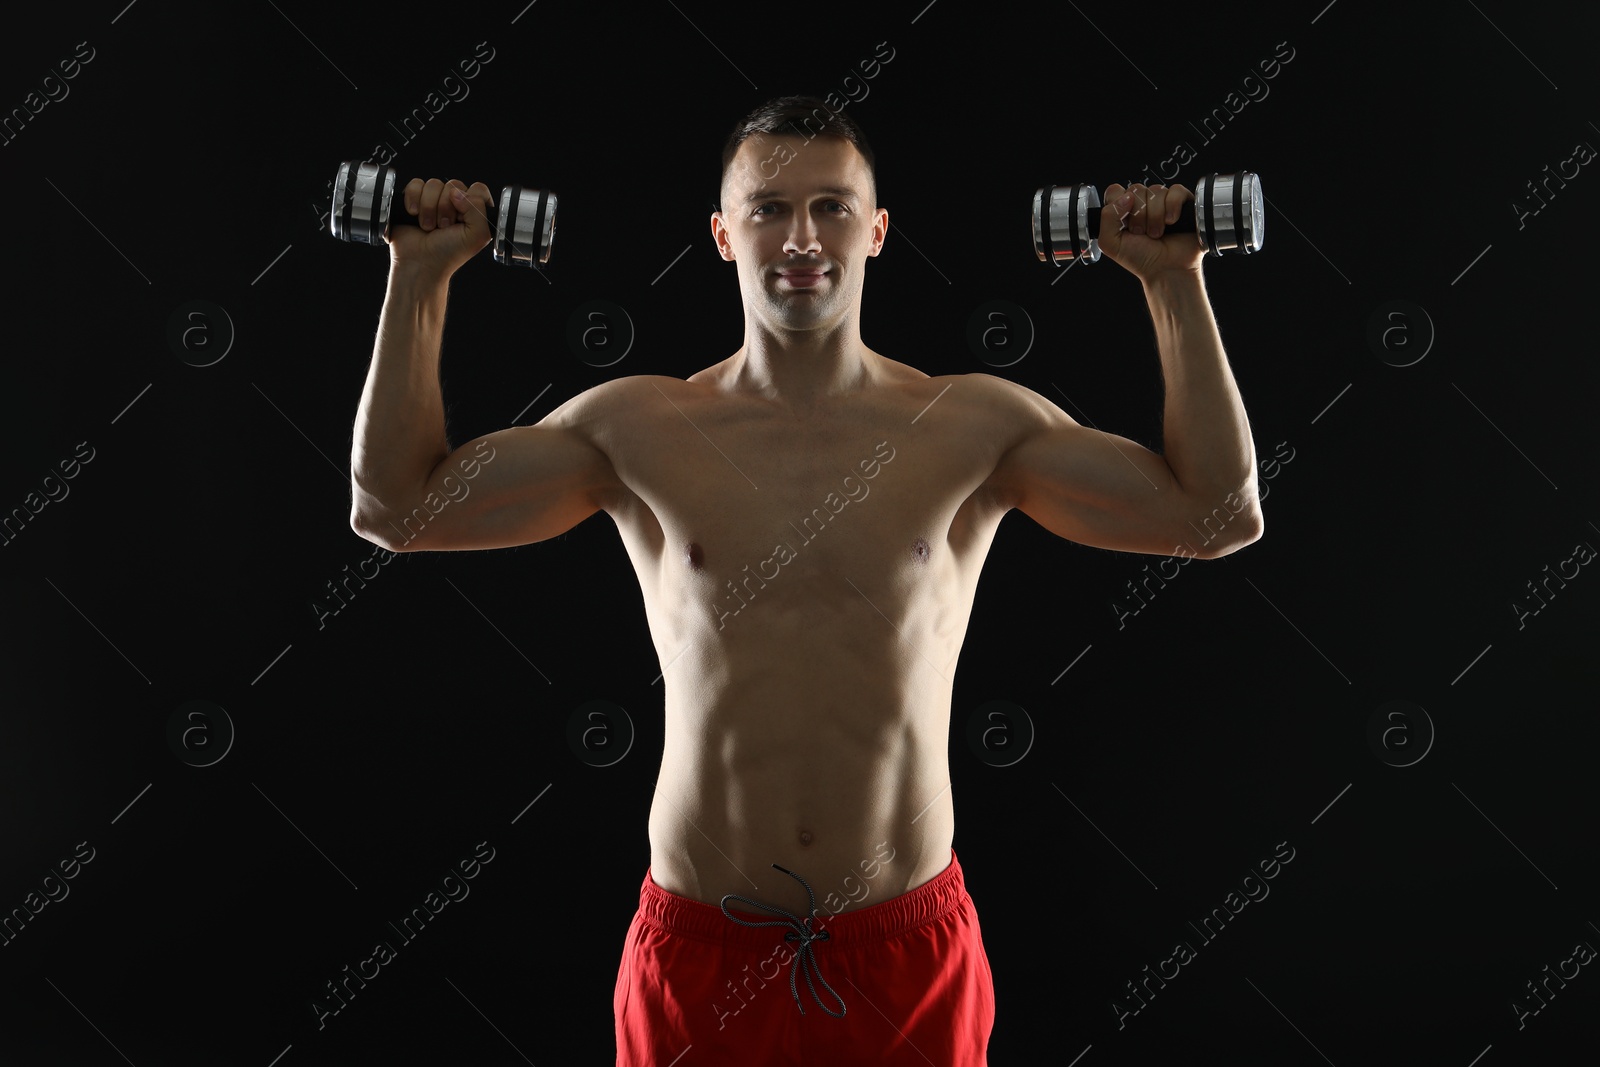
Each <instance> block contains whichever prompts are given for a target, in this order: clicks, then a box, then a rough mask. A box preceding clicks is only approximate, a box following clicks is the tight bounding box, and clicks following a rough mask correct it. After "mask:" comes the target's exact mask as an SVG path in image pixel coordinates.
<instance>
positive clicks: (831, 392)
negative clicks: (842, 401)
mask: <svg viewBox="0 0 1600 1067" xmlns="http://www.w3.org/2000/svg"><path fill="white" fill-rule="evenodd" d="M880 358H881V357H879V356H878V355H877V353H875V352H873V351H872V350H871V349H869V348H867V346H866V345H865V344H863V343H862V341H861V336H860V334H859V333H858V332H857V330H856V325H855V322H854V321H853V320H852V321H847V322H842V323H840V324H839V325H838V326H837V327H834V328H832V329H828V330H803V331H790V330H782V329H773V328H771V327H769V326H765V325H759V326H758V325H750V326H747V328H746V330H745V343H744V346H743V347H742V348H740V349H739V351H738V352H736V353H735V354H734V357H733V367H732V381H733V385H734V387H735V388H736V389H738V390H739V391H741V392H748V393H753V394H755V395H757V396H760V397H762V398H763V399H766V400H770V401H772V402H774V403H776V404H778V405H780V406H782V407H786V408H790V409H792V410H794V411H796V412H805V411H811V410H814V409H815V408H817V407H819V406H823V405H826V404H827V403H828V402H829V401H831V400H834V399H837V398H840V397H843V396H847V395H849V394H853V393H858V392H860V391H861V390H863V389H865V388H866V387H867V386H868V385H869V384H870V383H871V382H872V381H873V379H874V374H873V370H874V367H875V364H876V363H877V361H878V360H879V359H880Z"/></svg>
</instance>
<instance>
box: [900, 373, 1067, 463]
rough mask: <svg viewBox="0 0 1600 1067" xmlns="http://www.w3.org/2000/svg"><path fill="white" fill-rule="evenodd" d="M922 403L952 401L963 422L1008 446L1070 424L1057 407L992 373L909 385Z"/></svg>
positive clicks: (945, 377)
mask: <svg viewBox="0 0 1600 1067" xmlns="http://www.w3.org/2000/svg"><path fill="white" fill-rule="evenodd" d="M912 391H913V393H914V395H916V396H918V397H923V396H924V394H925V398H924V401H923V402H924V403H928V402H932V401H933V400H935V399H936V398H937V400H938V402H939V403H940V404H943V403H945V402H947V401H953V403H951V405H950V406H951V407H952V408H954V409H957V410H958V411H959V412H960V415H961V418H962V421H963V422H964V423H966V424H967V425H968V426H969V427H970V428H971V429H972V430H974V431H977V432H979V433H982V434H984V435H985V436H986V438H988V439H989V440H992V441H998V442H1001V443H1003V444H1004V446H1005V447H1006V448H1009V447H1011V446H1012V445H1014V444H1016V443H1017V442H1018V441H1020V440H1022V439H1024V438H1025V437H1027V436H1028V435H1030V434H1032V433H1036V432H1038V431H1041V430H1046V429H1050V428H1051V427H1054V426H1057V425H1060V424H1061V423H1062V422H1068V423H1070V422H1071V421H1072V420H1071V419H1069V418H1068V417H1067V416H1066V415H1065V414H1064V413H1063V412H1062V411H1061V409H1060V408H1059V407H1057V406H1056V405H1055V404H1054V403H1052V402H1051V401H1050V400H1048V399H1046V398H1045V397H1043V396H1040V395H1039V394H1038V393H1036V392H1034V391H1033V390H1032V389H1029V388H1028V387H1027V386H1025V385H1019V384H1018V383H1016V382H1013V381H1010V380H1008V379H1006V378H999V377H996V376H995V375H993V374H985V373H982V372H973V373H971V374H942V375H939V376H937V377H932V378H926V379H925V380H924V381H922V382H918V383H914V384H913V385H912Z"/></svg>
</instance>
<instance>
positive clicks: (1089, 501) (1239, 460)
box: [991, 185, 1264, 559]
mask: <svg viewBox="0 0 1600 1067" xmlns="http://www.w3.org/2000/svg"><path fill="white" fill-rule="evenodd" d="M1124 192H1125V191H1124V190H1123V189H1122V187H1121V186H1117V185H1113V186H1110V187H1109V188H1108V189H1107V190H1106V204H1105V207H1104V209H1103V214H1102V219H1101V226H1100V234H1101V236H1100V248H1101V251H1102V252H1104V253H1105V254H1106V255H1107V256H1109V257H1110V258H1112V259H1113V260H1115V261H1116V262H1117V263H1119V264H1121V265H1122V266H1123V267H1125V268H1126V269H1128V270H1129V271H1131V272H1132V273H1133V274H1134V275H1135V276H1137V277H1138V278H1139V280H1140V281H1141V283H1143V285H1144V292H1145V299H1146V302H1147V303H1148V304H1149V308H1150V316H1151V319H1152V321H1153V323H1154V325H1155V334H1156V342H1157V347H1158V348H1159V350H1160V354H1161V367H1162V372H1163V377H1164V379H1165V382H1166V399H1165V407H1164V411H1163V420H1162V423H1163V425H1162V440H1163V450H1164V453H1165V454H1164V455H1157V454H1156V453H1154V452H1151V451H1150V450H1149V449H1146V448H1144V447H1143V446H1141V445H1138V444H1136V443H1135V442H1133V441H1130V440H1128V439H1127V438H1123V437H1117V436H1116V435H1114V434H1104V433H1101V432H1099V431H1093V432H1091V431H1089V430H1086V429H1084V428H1083V427H1082V426H1079V425H1078V424H1077V423H1076V422H1075V421H1074V420H1073V419H1071V418H1069V417H1068V416H1067V415H1066V414H1065V413H1064V412H1062V411H1061V410H1060V409H1059V408H1057V407H1056V406H1055V405H1054V404H1052V403H1050V402H1049V401H1047V400H1045V398H1043V397H1041V396H1039V395H1038V394H1037V393H1034V392H1032V391H1031V390H1025V389H1023V387H1021V386H1015V385H1013V386H1011V389H1012V390H1022V392H1023V393H1025V394H1026V397H1025V398H1024V399H1025V403H1024V404H1023V405H1021V406H1020V407H1019V408H1014V410H1017V411H1019V412H1020V415H1019V416H1018V418H1017V419H1016V422H1015V423H1014V424H1015V425H1017V434H1018V436H1017V438H1016V440H1015V442H1014V443H1013V444H1012V445H1011V447H1010V448H1009V449H1008V450H1007V451H1006V452H1005V454H1004V455H1003V456H1002V457H1001V459H1000V461H999V463H998V464H997V465H996V468H995V471H994V473H993V475H991V483H992V485H993V487H994V490H995V495H996V499H998V500H1001V501H1002V502H1004V503H1005V504H1006V505H1008V506H1011V507H1016V508H1017V509H1019V510H1021V511H1022V512H1023V513H1025V514H1027V515H1029V516H1030V517H1031V518H1033V519H1034V520H1035V521H1036V522H1038V523H1039V524H1040V525H1042V526H1044V527H1045V528H1046V529H1048V530H1050V531H1051V532H1052V533H1056V534H1058V535H1059V536H1062V537H1067V538H1069V539H1071V540H1074V541H1079V542H1082V543H1084V544H1089V545H1093V546H1095V547H1100V548H1110V549H1117V550H1121V551H1129V552H1148V553H1161V554H1165V555H1180V554H1183V555H1188V554H1193V555H1194V556H1196V557H1198V558H1201V559H1215V558H1216V557H1218V556H1225V555H1228V554H1229V553H1231V552H1235V551H1237V550H1239V549H1240V548H1243V547H1244V546H1245V545H1247V544H1250V543H1251V542H1253V541H1255V540H1256V539H1257V538H1259V537H1260V536H1261V534H1262V531H1263V529H1264V521H1263V518H1262V514H1261V504H1260V500H1259V497H1258V496H1257V482H1256V454H1255V446H1254V444H1253V442H1252V440H1251V436H1250V422H1249V419H1248V418H1246V416H1245V411H1244V403H1243V401H1242V400H1241V399H1240V396H1239V390H1238V387H1237V385H1236V384H1235V383H1234V380H1233V374H1232V372H1231V371H1230V369H1229V367H1228V359H1227V356H1226V355H1225V354H1224V352H1223V350H1222V337H1221V335H1220V334H1219V333H1218V331H1217V323H1216V319H1215V318H1214V317H1213V315H1212V313H1211V305H1210V302H1209V300H1208V299H1207V297H1206V291H1205V282H1204V280H1203V278H1202V276H1201V273H1200V264H1201V260H1202V258H1203V255H1204V253H1203V251H1202V250H1201V249H1200V246H1199V242H1198V241H1197V240H1195V238H1194V237H1193V235H1189V234H1173V235H1170V236H1168V237H1167V238H1166V239H1165V240H1162V239H1160V238H1161V233H1162V230H1163V229H1164V225H1163V224H1164V223H1165V222H1171V221H1173V220H1175V219H1176V218H1177V215H1178V211H1179V208H1180V207H1181V206H1182V204H1183V202H1184V200H1185V199H1186V198H1187V199H1192V198H1193V197H1192V194H1191V193H1189V190H1187V189H1185V188H1184V187H1183V186H1181V185H1175V186H1173V187H1172V188H1171V189H1166V188H1164V187H1162V186H1151V187H1149V188H1146V187H1145V186H1142V185H1136V186H1132V187H1130V188H1129V189H1128V190H1126V193H1127V195H1126V196H1124V195H1123V194H1124ZM1136 205H1137V207H1136V209H1135V210H1131V211H1130V210H1129V208H1130V207H1135V206H1136ZM1146 209H1148V215H1146ZM1124 212H1127V216H1126V217H1127V220H1128V226H1127V228H1126V229H1125V230H1124V229H1122V228H1121V223H1122V221H1123V213H1124ZM1146 217H1148V218H1150V219H1152V220H1154V221H1153V222H1152V223H1151V224H1150V225H1149V226H1148V227H1147V226H1146V225H1145V223H1144V222H1143V219H1144V218H1146ZM1147 231H1148V232H1147ZM996 381H998V379H996ZM1012 399H1013V400H1016V399H1017V396H1016V395H1015V394H1013V396H1012ZM1096 437H1099V438H1103V440H1101V441H1096V440H1095V439H1094V438H1096ZM1108 444H1109V445H1111V446H1112V447H1111V448H1107V447H1106V445H1108ZM1167 546H1171V547H1170V548H1169V547H1167ZM1186 547H1187V549H1188V551H1185V549H1186Z"/></svg>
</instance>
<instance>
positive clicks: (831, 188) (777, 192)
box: [743, 185, 861, 204]
mask: <svg viewBox="0 0 1600 1067" xmlns="http://www.w3.org/2000/svg"><path fill="white" fill-rule="evenodd" d="M817 192H819V193H821V194H822V195H823V196H838V197H847V198H849V199H851V200H859V199H861V197H860V196H859V195H858V194H857V193H856V191H855V190H854V189H851V188H850V187H849V186H844V185H825V186H823V187H822V188H821V189H818V190H817ZM785 195H786V194H785V193H784V192H783V190H781V189H757V190H756V191H755V192H753V193H751V194H750V195H749V196H747V197H745V198H744V201H743V202H744V203H746V204H753V203H755V202H756V201H757V200H782V199H783V198H784V196H785Z"/></svg>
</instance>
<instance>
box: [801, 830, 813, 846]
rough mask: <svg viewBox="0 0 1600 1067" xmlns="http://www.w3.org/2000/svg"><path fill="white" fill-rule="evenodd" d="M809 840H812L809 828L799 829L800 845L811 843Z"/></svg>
mask: <svg viewBox="0 0 1600 1067" xmlns="http://www.w3.org/2000/svg"><path fill="white" fill-rule="evenodd" d="M811 841H812V837H811V831H810V830H801V831H800V843H801V844H802V845H809V844H811Z"/></svg>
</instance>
